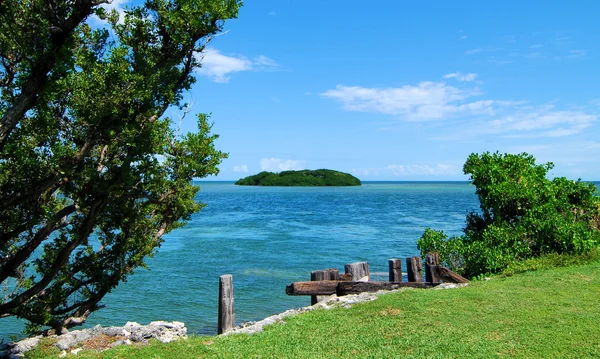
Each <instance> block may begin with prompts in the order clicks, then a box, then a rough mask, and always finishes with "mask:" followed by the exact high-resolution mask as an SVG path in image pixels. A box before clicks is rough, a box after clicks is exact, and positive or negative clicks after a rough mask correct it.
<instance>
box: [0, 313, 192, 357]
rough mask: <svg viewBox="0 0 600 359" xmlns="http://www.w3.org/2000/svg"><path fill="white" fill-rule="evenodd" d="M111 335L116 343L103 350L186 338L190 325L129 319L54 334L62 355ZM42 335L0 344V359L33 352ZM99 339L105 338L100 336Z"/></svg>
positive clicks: (77, 351)
mask: <svg viewBox="0 0 600 359" xmlns="http://www.w3.org/2000/svg"><path fill="white" fill-rule="evenodd" d="M101 335H102V336H108V337H112V338H115V341H114V342H110V340H109V343H106V344H103V346H102V347H101V349H108V348H112V347H115V346H117V345H131V344H132V343H133V342H141V343H146V342H148V340H149V339H158V340H160V341H161V342H163V343H169V342H172V341H174V340H178V339H185V338H187V336H186V335H187V328H186V327H185V324H184V323H182V322H163V321H158V322H152V323H150V324H148V325H140V324H138V323H135V322H128V323H127V324H125V326H123V327H108V328H102V327H101V326H100V325H96V326H95V327H93V328H89V329H81V330H74V331H71V332H69V333H67V334H63V335H60V336H52V337H54V338H57V339H58V341H57V342H56V344H55V346H56V347H57V348H58V349H60V350H61V354H60V357H64V356H66V355H67V353H68V352H69V351H70V353H71V354H73V355H76V354H77V353H79V352H80V351H81V350H82V349H81V346H83V345H84V344H85V343H86V342H87V341H89V340H93V339H95V338H97V337H98V336H101ZM41 338H42V336H37V337H33V338H28V339H24V340H21V341H19V342H17V343H9V344H5V345H3V346H0V358H5V357H6V358H11V359H12V358H21V357H23V356H24V355H25V354H24V353H25V352H27V351H30V350H31V349H33V348H34V347H35V346H36V345H38V343H39V341H40V339H41ZM99 339H100V341H99V342H102V341H106V339H103V338H99Z"/></svg>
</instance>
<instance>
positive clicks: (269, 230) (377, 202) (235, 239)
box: [0, 182, 479, 341]
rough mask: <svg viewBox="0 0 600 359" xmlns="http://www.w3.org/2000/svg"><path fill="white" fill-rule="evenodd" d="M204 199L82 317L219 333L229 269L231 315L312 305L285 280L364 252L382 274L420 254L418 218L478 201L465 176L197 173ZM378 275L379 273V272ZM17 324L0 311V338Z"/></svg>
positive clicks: (439, 224) (446, 219)
mask: <svg viewBox="0 0 600 359" xmlns="http://www.w3.org/2000/svg"><path fill="white" fill-rule="evenodd" d="M199 184H200V186H201V192H200V194H199V199H200V200H201V201H203V202H205V203H207V204H208V207H206V208H204V209H203V210H202V211H201V212H200V213H197V214H196V215H194V216H193V217H192V220H191V221H190V222H189V223H188V225H187V226H186V227H183V228H180V229H177V230H176V231H174V232H172V233H169V234H168V235H166V236H165V242H164V243H163V245H162V247H161V248H160V250H159V253H158V254H157V255H156V256H155V257H154V258H151V259H149V260H148V261H147V262H148V266H149V268H150V270H144V269H138V270H137V271H136V272H135V274H134V275H133V276H132V277H130V279H129V281H128V282H126V283H124V284H122V285H120V286H119V287H118V288H117V289H115V290H114V291H113V292H112V293H110V294H109V295H108V296H107V297H105V300H104V304H105V305H106V308H104V309H102V310H100V311H98V312H96V313H93V314H92V315H91V316H90V318H89V319H88V323H87V325H86V326H92V325H96V324H102V325H103V326H106V325H123V324H125V323H126V322H127V321H136V322H139V323H142V324H144V323H148V322H150V321H153V320H168V321H174V320H176V321H182V322H184V323H185V324H186V326H187V328H188V330H189V331H191V332H197V333H202V334H216V330H217V329H216V326H217V297H218V281H219V276H220V275H222V274H232V275H233V281H234V291H235V309H236V319H237V321H238V323H241V322H242V321H254V320H259V319H262V318H264V317H267V316H269V315H272V314H275V313H279V312H282V311H285V310H287V309H290V308H296V307H301V306H305V305H310V297H290V296H287V295H286V294H285V286H286V285H287V284H289V283H291V282H294V281H301V280H309V279H310V272H311V271H312V270H316V269H325V268H332V267H337V268H339V269H340V270H341V271H343V267H344V264H346V263H351V262H356V261H368V262H369V263H370V265H371V272H373V273H375V275H376V276H377V275H379V276H380V277H379V278H378V279H385V278H387V270H388V268H387V263H388V262H387V261H388V259H389V258H405V257H408V256H412V255H418V250H417V247H416V240H417V239H418V238H419V237H420V235H421V234H422V233H423V229H424V228H425V227H432V228H436V229H442V230H444V231H446V232H447V233H449V234H459V233H460V231H461V229H462V226H463V224H464V220H465V214H466V213H467V212H468V211H471V210H477V209H478V206H479V202H478V200H477V197H476V196H475V189H474V187H473V186H471V185H469V184H468V183H466V182H366V183H364V185H363V186H361V187H343V188H341V187H340V188H321V187H319V188H299V187H293V188H291V187H290V188H285V187H239V186H234V185H233V182H199ZM376 279H377V278H376ZM21 330H22V324H21V323H19V322H18V321H16V320H14V319H12V318H8V319H0V341H1V340H2V338H3V337H4V338H6V339H8V337H9V336H10V335H11V334H18V333H20V331H21Z"/></svg>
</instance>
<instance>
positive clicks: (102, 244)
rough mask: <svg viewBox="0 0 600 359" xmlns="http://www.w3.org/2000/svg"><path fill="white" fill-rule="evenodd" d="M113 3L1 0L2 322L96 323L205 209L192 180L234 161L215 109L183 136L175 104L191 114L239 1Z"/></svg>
mask: <svg viewBox="0 0 600 359" xmlns="http://www.w3.org/2000/svg"><path fill="white" fill-rule="evenodd" d="M105 2H108V0H3V1H0V89H1V91H2V92H1V97H0V121H1V122H0V283H1V285H2V291H1V292H0V293H3V294H2V295H1V297H0V318H2V317H7V316H17V317H20V318H24V319H26V320H28V321H29V322H30V323H32V324H33V325H34V326H36V327H39V326H40V325H47V326H50V327H53V328H55V329H57V330H63V329H66V328H69V327H71V326H73V325H77V324H80V323H82V322H83V321H85V319H86V318H87V317H88V315H89V314H90V313H91V312H93V311H95V310H97V309H99V308H100V307H101V305H100V300H101V299H102V298H103V297H104V296H105V295H106V294H107V293H108V292H110V291H111V290H112V289H113V288H114V287H115V286H116V285H117V284H118V283H119V282H121V281H123V280H124V279H126V277H127V276H128V275H129V274H131V273H132V271H133V270H134V269H135V268H136V267H139V266H143V265H144V258H146V257H147V256H149V255H152V254H153V253H154V252H155V251H156V249H157V247H158V246H160V243H161V241H162V240H161V237H162V236H163V235H164V234H165V233H167V232H169V231H170V230H172V229H174V228H176V227H178V226H181V225H182V224H183V223H184V221H185V220H187V219H189V217H190V216H191V214H193V213H195V212H197V211H199V210H200V209H201V208H202V207H203V204H202V203H199V202H197V201H196V200H195V199H194V198H195V196H196V193H197V191H198V188H197V187H195V186H193V185H192V182H191V181H192V178H197V177H205V176H207V175H210V174H216V173H217V172H218V169H217V165H218V164H219V163H220V162H221V161H222V159H223V158H225V157H226V155H225V154H224V153H222V152H220V151H218V150H216V149H215V148H214V144H213V142H214V140H215V139H216V138H217V136H216V135H214V134H211V132H210V130H211V125H210V124H209V123H208V121H207V117H206V116H205V115H199V116H198V131H197V132H193V133H188V134H179V133H178V130H177V129H176V126H175V125H174V124H173V121H171V119H170V118H169V117H167V116H165V111H167V109H170V108H175V109H177V108H179V110H182V111H184V110H183V109H184V107H185V103H184V102H183V101H182V94H183V93H184V92H185V91H186V90H188V89H189V88H190V86H191V85H192V84H193V82H194V77H193V72H194V69H196V68H198V67H199V66H200V63H199V58H200V57H201V56H199V53H201V52H202V50H203V49H204V48H205V46H206V44H207V43H208V41H210V39H211V37H212V36H213V35H215V34H217V33H219V32H220V31H221V30H222V27H223V23H224V21H225V20H227V19H230V18H234V17H236V16H237V13H238V8H239V6H241V2H240V1H239V0H147V1H146V2H145V3H144V4H143V5H139V6H137V7H133V8H131V9H130V10H128V11H126V13H125V16H124V18H123V19H119V16H118V14H117V12H116V11H112V12H107V11H105V10H104V9H103V8H101V5H102V3H105ZM91 16H96V17H97V20H95V21H94V22H93V25H94V26H90V21H89V20H90V18H91ZM102 20H103V21H104V22H102ZM102 23H104V26H101V25H100V24H102Z"/></svg>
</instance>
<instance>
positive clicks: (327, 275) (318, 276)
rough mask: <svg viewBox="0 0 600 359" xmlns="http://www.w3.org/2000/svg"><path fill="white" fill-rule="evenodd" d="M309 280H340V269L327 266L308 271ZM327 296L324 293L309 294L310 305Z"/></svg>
mask: <svg viewBox="0 0 600 359" xmlns="http://www.w3.org/2000/svg"><path fill="white" fill-rule="evenodd" d="M310 280H311V281H320V280H340V271H339V270H338V269H337V268H329V269H325V270H315V271H312V272H310ZM324 298H327V296H326V295H325V296H324V295H311V296H310V305H315V304H317V303H318V302H319V301H321V300H323V299H324Z"/></svg>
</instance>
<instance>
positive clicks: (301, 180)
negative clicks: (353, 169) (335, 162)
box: [235, 169, 362, 186]
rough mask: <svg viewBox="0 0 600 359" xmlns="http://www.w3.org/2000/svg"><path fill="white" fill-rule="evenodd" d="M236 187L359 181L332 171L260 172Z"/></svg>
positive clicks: (321, 184)
mask: <svg viewBox="0 0 600 359" xmlns="http://www.w3.org/2000/svg"><path fill="white" fill-rule="evenodd" d="M235 184H236V185H238V186H360V185H362V183H361V182H360V180H359V179H358V178H356V177H354V176H352V175H351V174H349V173H344V172H339V171H334V170H326V169H320V170H314V171H313V170H301V171H282V172H279V173H273V172H266V171H263V172H260V173H258V174H255V175H253V176H248V177H245V178H242V179H240V180H238V181H237V182H236V183H235Z"/></svg>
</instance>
